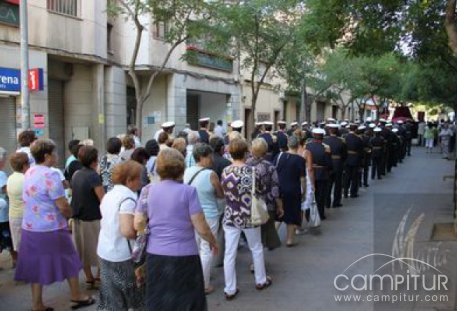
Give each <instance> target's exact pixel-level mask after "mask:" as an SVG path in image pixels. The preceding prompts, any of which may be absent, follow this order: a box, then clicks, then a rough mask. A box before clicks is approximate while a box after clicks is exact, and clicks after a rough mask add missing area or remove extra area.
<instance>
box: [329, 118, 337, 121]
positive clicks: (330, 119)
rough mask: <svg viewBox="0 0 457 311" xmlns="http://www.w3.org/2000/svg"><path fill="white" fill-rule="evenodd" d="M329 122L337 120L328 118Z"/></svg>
mask: <svg viewBox="0 0 457 311" xmlns="http://www.w3.org/2000/svg"><path fill="white" fill-rule="evenodd" d="M327 122H336V120H335V119H333V118H327Z"/></svg>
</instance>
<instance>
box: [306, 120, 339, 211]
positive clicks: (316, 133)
mask: <svg viewBox="0 0 457 311" xmlns="http://www.w3.org/2000/svg"><path fill="white" fill-rule="evenodd" d="M324 135H325V131H324V129H320V128H315V129H313V140H312V141H311V142H309V143H307V144H306V150H308V151H309V152H311V154H312V156H313V169H314V184H315V187H314V196H315V198H316V204H317V209H318V210H319V216H320V217H321V219H325V218H326V217H325V204H326V200H327V191H328V190H327V189H328V181H329V178H330V174H331V171H332V167H333V164H332V158H331V150H330V147H329V146H328V145H326V144H324V143H323V142H322V140H323V139H324Z"/></svg>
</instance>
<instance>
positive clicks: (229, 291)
mask: <svg viewBox="0 0 457 311" xmlns="http://www.w3.org/2000/svg"><path fill="white" fill-rule="evenodd" d="M229 152H230V155H231V157H232V159H233V163H232V165H230V166H228V167H226V168H225V169H224V171H223V173H222V188H223V189H224V194H225V200H226V206H225V212H224V219H223V228H224V232H225V256H224V274H225V289H224V292H225V298H226V299H227V300H231V299H233V298H235V296H236V295H237V294H238V288H237V282H236V271H235V261H236V255H237V249H238V241H239V239H240V235H241V232H243V233H244V235H245V236H246V239H247V242H248V245H249V248H250V250H251V253H252V257H253V261H254V275H255V283H256V288H257V289H258V290H262V289H264V288H266V287H268V286H270V285H271V283H272V281H271V278H270V277H269V276H267V275H266V272H265V261H264V257H263V245H262V239H261V231H260V226H253V225H251V221H250V220H251V207H252V206H251V202H252V198H251V192H252V185H253V175H254V173H255V172H254V171H253V170H255V168H253V167H252V166H249V165H247V164H246V156H247V154H248V144H247V143H246V141H244V140H243V139H233V140H231V141H230V144H229ZM258 173H260V172H257V174H258ZM257 174H255V177H254V178H256V180H255V183H256V185H257V187H256V193H257V194H259V193H258V191H257V189H263V188H264V187H265V185H264V183H263V181H262V180H260V179H257Z"/></svg>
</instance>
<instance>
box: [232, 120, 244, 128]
mask: <svg viewBox="0 0 457 311" xmlns="http://www.w3.org/2000/svg"><path fill="white" fill-rule="evenodd" d="M230 126H231V127H232V128H235V129H240V128H242V127H243V126H244V122H243V121H241V120H236V121H233V122H232V123H231V124H230Z"/></svg>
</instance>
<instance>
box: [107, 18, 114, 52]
mask: <svg viewBox="0 0 457 311" xmlns="http://www.w3.org/2000/svg"><path fill="white" fill-rule="evenodd" d="M112 33H113V25H112V24H110V23H108V24H106V37H107V38H106V40H107V42H106V48H107V51H108V53H109V54H113V42H112V38H111V36H112Z"/></svg>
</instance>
